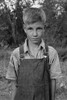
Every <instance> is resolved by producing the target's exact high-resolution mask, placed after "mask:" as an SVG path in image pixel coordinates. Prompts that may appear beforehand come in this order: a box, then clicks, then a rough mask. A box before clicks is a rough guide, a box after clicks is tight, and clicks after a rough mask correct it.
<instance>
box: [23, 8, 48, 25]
mask: <svg viewBox="0 0 67 100" xmlns="http://www.w3.org/2000/svg"><path fill="white" fill-rule="evenodd" d="M38 21H40V22H43V23H45V22H46V14H45V12H44V11H43V9H41V8H27V9H25V10H24V11H23V22H24V24H30V23H35V22H38Z"/></svg>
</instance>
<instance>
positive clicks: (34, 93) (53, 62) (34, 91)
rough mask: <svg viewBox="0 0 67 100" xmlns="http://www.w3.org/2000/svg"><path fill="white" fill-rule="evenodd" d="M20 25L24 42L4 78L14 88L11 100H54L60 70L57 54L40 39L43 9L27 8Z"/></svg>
mask: <svg viewBox="0 0 67 100" xmlns="http://www.w3.org/2000/svg"><path fill="white" fill-rule="evenodd" d="M23 21H24V31H25V33H26V35H27V39H26V40H25V43H24V44H23V45H22V46H21V47H18V48H16V49H15V50H14V51H13V52H12V55H11V57H10V62H9V67H8V70H7V74H6V78H7V79H8V80H11V81H12V83H14V84H15V85H16V86H15V85H14V87H13V89H14V92H15V91H16V93H13V96H12V97H13V98H12V99H14V100H55V88H56V79H57V78H60V75H61V70H60V64H59V58H58V54H57V51H56V50H55V49H54V48H53V47H51V46H48V48H47V46H46V44H45V43H44V41H43V39H42V38H43V36H44V34H45V29H44V25H45V22H46V14H45V12H44V11H43V10H42V9H39V8H28V9H26V10H25V11H24V12H23ZM48 55H49V59H48ZM48 60H49V62H48ZM49 64H50V68H49ZM50 88H51V89H50Z"/></svg>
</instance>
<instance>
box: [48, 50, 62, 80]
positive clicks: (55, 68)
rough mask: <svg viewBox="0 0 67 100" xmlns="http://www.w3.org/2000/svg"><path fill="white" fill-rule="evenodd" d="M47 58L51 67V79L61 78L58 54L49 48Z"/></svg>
mask: <svg viewBox="0 0 67 100" xmlns="http://www.w3.org/2000/svg"><path fill="white" fill-rule="evenodd" d="M49 56H50V65H51V69H50V73H51V79H59V78H61V77H62V74H61V68H60V61H59V57H58V53H57V51H56V50H55V49H54V48H51V51H50V54H49Z"/></svg>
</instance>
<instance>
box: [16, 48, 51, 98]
mask: <svg viewBox="0 0 67 100" xmlns="http://www.w3.org/2000/svg"><path fill="white" fill-rule="evenodd" d="M21 51H23V50H22V48H20V55H23V54H21ZM46 56H47V55H46ZM20 57H21V56H20ZM47 59H48V57H45V58H42V59H23V60H22V57H21V58H20V67H19V70H18V78H17V91H16V95H15V98H14V100H51V91H50V88H51V87H50V75H49V68H48V67H49V63H48V60H47Z"/></svg>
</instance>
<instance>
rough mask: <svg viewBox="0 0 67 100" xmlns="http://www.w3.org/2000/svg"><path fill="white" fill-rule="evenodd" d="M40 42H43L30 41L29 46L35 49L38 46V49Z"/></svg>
mask: <svg viewBox="0 0 67 100" xmlns="http://www.w3.org/2000/svg"><path fill="white" fill-rule="evenodd" d="M40 43H41V42H39V43H37V44H34V43H32V42H31V41H28V46H29V48H34V49H35V48H36V49H37V48H38V47H39V45H40Z"/></svg>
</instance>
